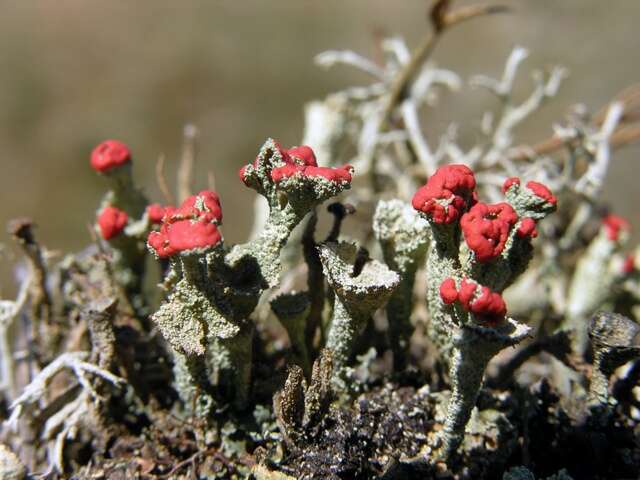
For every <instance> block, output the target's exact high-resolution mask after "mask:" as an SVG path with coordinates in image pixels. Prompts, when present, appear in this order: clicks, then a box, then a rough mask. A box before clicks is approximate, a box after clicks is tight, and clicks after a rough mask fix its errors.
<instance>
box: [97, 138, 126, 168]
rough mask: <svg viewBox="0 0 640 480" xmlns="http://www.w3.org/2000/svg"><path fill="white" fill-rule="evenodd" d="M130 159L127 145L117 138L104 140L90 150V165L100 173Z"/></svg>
mask: <svg viewBox="0 0 640 480" xmlns="http://www.w3.org/2000/svg"><path fill="white" fill-rule="evenodd" d="M130 161H131V152H130V151H129V147H127V146H126V145H125V144H124V143H122V142H119V141H118V140H105V141H104V142H102V143H101V144H100V145H98V146H97V147H96V148H94V149H93V151H92V152H91V167H92V168H93V169H94V170H95V171H97V172H100V173H106V172H108V171H109V170H111V169H113V168H116V167H120V166H121V165H125V164H126V163H129V162H130Z"/></svg>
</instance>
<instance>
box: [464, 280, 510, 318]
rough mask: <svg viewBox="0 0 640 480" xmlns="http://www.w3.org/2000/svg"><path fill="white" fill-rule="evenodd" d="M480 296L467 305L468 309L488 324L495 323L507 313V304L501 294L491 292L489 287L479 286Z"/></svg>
mask: <svg viewBox="0 0 640 480" xmlns="http://www.w3.org/2000/svg"><path fill="white" fill-rule="evenodd" d="M480 292H481V293H480V296H479V297H478V298H476V299H475V300H474V301H473V302H471V303H470V304H469V306H468V308H469V311H470V312H471V313H473V314H475V315H477V316H478V317H480V318H481V319H482V320H483V321H484V322H486V323H488V324H490V325H497V324H498V323H500V322H501V321H502V320H504V317H505V315H506V314H507V305H506V304H505V303H504V300H503V299H502V295H500V294H499V293H495V292H492V291H491V290H489V287H481V290H480Z"/></svg>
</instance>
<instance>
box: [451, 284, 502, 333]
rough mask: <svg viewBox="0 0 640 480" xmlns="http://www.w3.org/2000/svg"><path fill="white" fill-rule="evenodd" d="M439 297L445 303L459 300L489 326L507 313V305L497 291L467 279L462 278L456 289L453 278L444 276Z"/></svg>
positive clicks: (496, 322)
mask: <svg viewBox="0 0 640 480" xmlns="http://www.w3.org/2000/svg"><path fill="white" fill-rule="evenodd" d="M478 287H479V288H480V292H479V294H478ZM440 298H441V299H442V301H443V302H444V303H445V304H446V305H451V304H452V303H454V302H456V301H458V302H460V304H461V305H462V307H463V308H464V309H465V310H466V311H468V312H471V313H473V314H474V315H476V316H477V317H479V319H480V320H481V321H482V322H483V323H485V324H487V325H489V326H494V325H497V324H499V323H500V322H501V321H502V320H504V317H505V315H506V314H507V306H506V304H505V303H504V300H503V298H502V296H501V295H500V294H499V293H496V292H492V291H491V290H490V289H489V287H486V286H480V285H478V284H477V283H475V282H473V281H471V280H467V279H464V280H462V282H460V289H457V288H456V282H455V280H454V279H453V278H446V279H445V280H444V281H443V282H442V284H441V285H440Z"/></svg>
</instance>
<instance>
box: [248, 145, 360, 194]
mask: <svg viewBox="0 0 640 480" xmlns="http://www.w3.org/2000/svg"><path fill="white" fill-rule="evenodd" d="M276 148H277V149H278V152H279V153H280V156H281V157H282V160H283V161H284V163H285V164H284V165H283V166H280V167H276V168H274V169H273V170H271V180H272V181H273V182H274V183H279V182H281V181H283V180H285V179H287V178H291V177H293V176H296V175H301V176H303V177H308V178H314V177H315V178H317V177H322V178H324V179H326V180H329V181H331V182H336V183H351V174H352V172H353V167H352V166H351V165H343V166H342V167H335V168H332V167H319V166H318V162H317V161H316V156H315V154H314V153H313V150H312V149H311V147H308V146H307V145H301V146H299V147H292V148H290V149H288V150H287V149H284V148H282V147H281V146H280V145H279V144H277V143H276ZM253 167H254V168H258V158H256V159H255V160H254V162H253ZM246 169H247V167H246V166H244V167H242V168H241V169H240V172H239V175H240V180H242V181H243V182H244V183H245V184H246V183H247V182H246V178H245V173H246Z"/></svg>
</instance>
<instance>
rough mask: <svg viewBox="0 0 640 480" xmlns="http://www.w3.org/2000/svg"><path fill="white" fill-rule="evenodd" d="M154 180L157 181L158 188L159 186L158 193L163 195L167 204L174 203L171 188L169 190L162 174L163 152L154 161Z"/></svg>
mask: <svg viewBox="0 0 640 480" xmlns="http://www.w3.org/2000/svg"><path fill="white" fill-rule="evenodd" d="M156 182H157V183H158V188H160V193H162V196H163V197H164V201H165V202H166V203H168V204H169V205H173V204H174V203H175V199H174V198H173V195H172V194H171V190H169V185H168V184H167V179H166V177H165V175H164V154H162V155H160V156H159V157H158V161H157V162H156Z"/></svg>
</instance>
